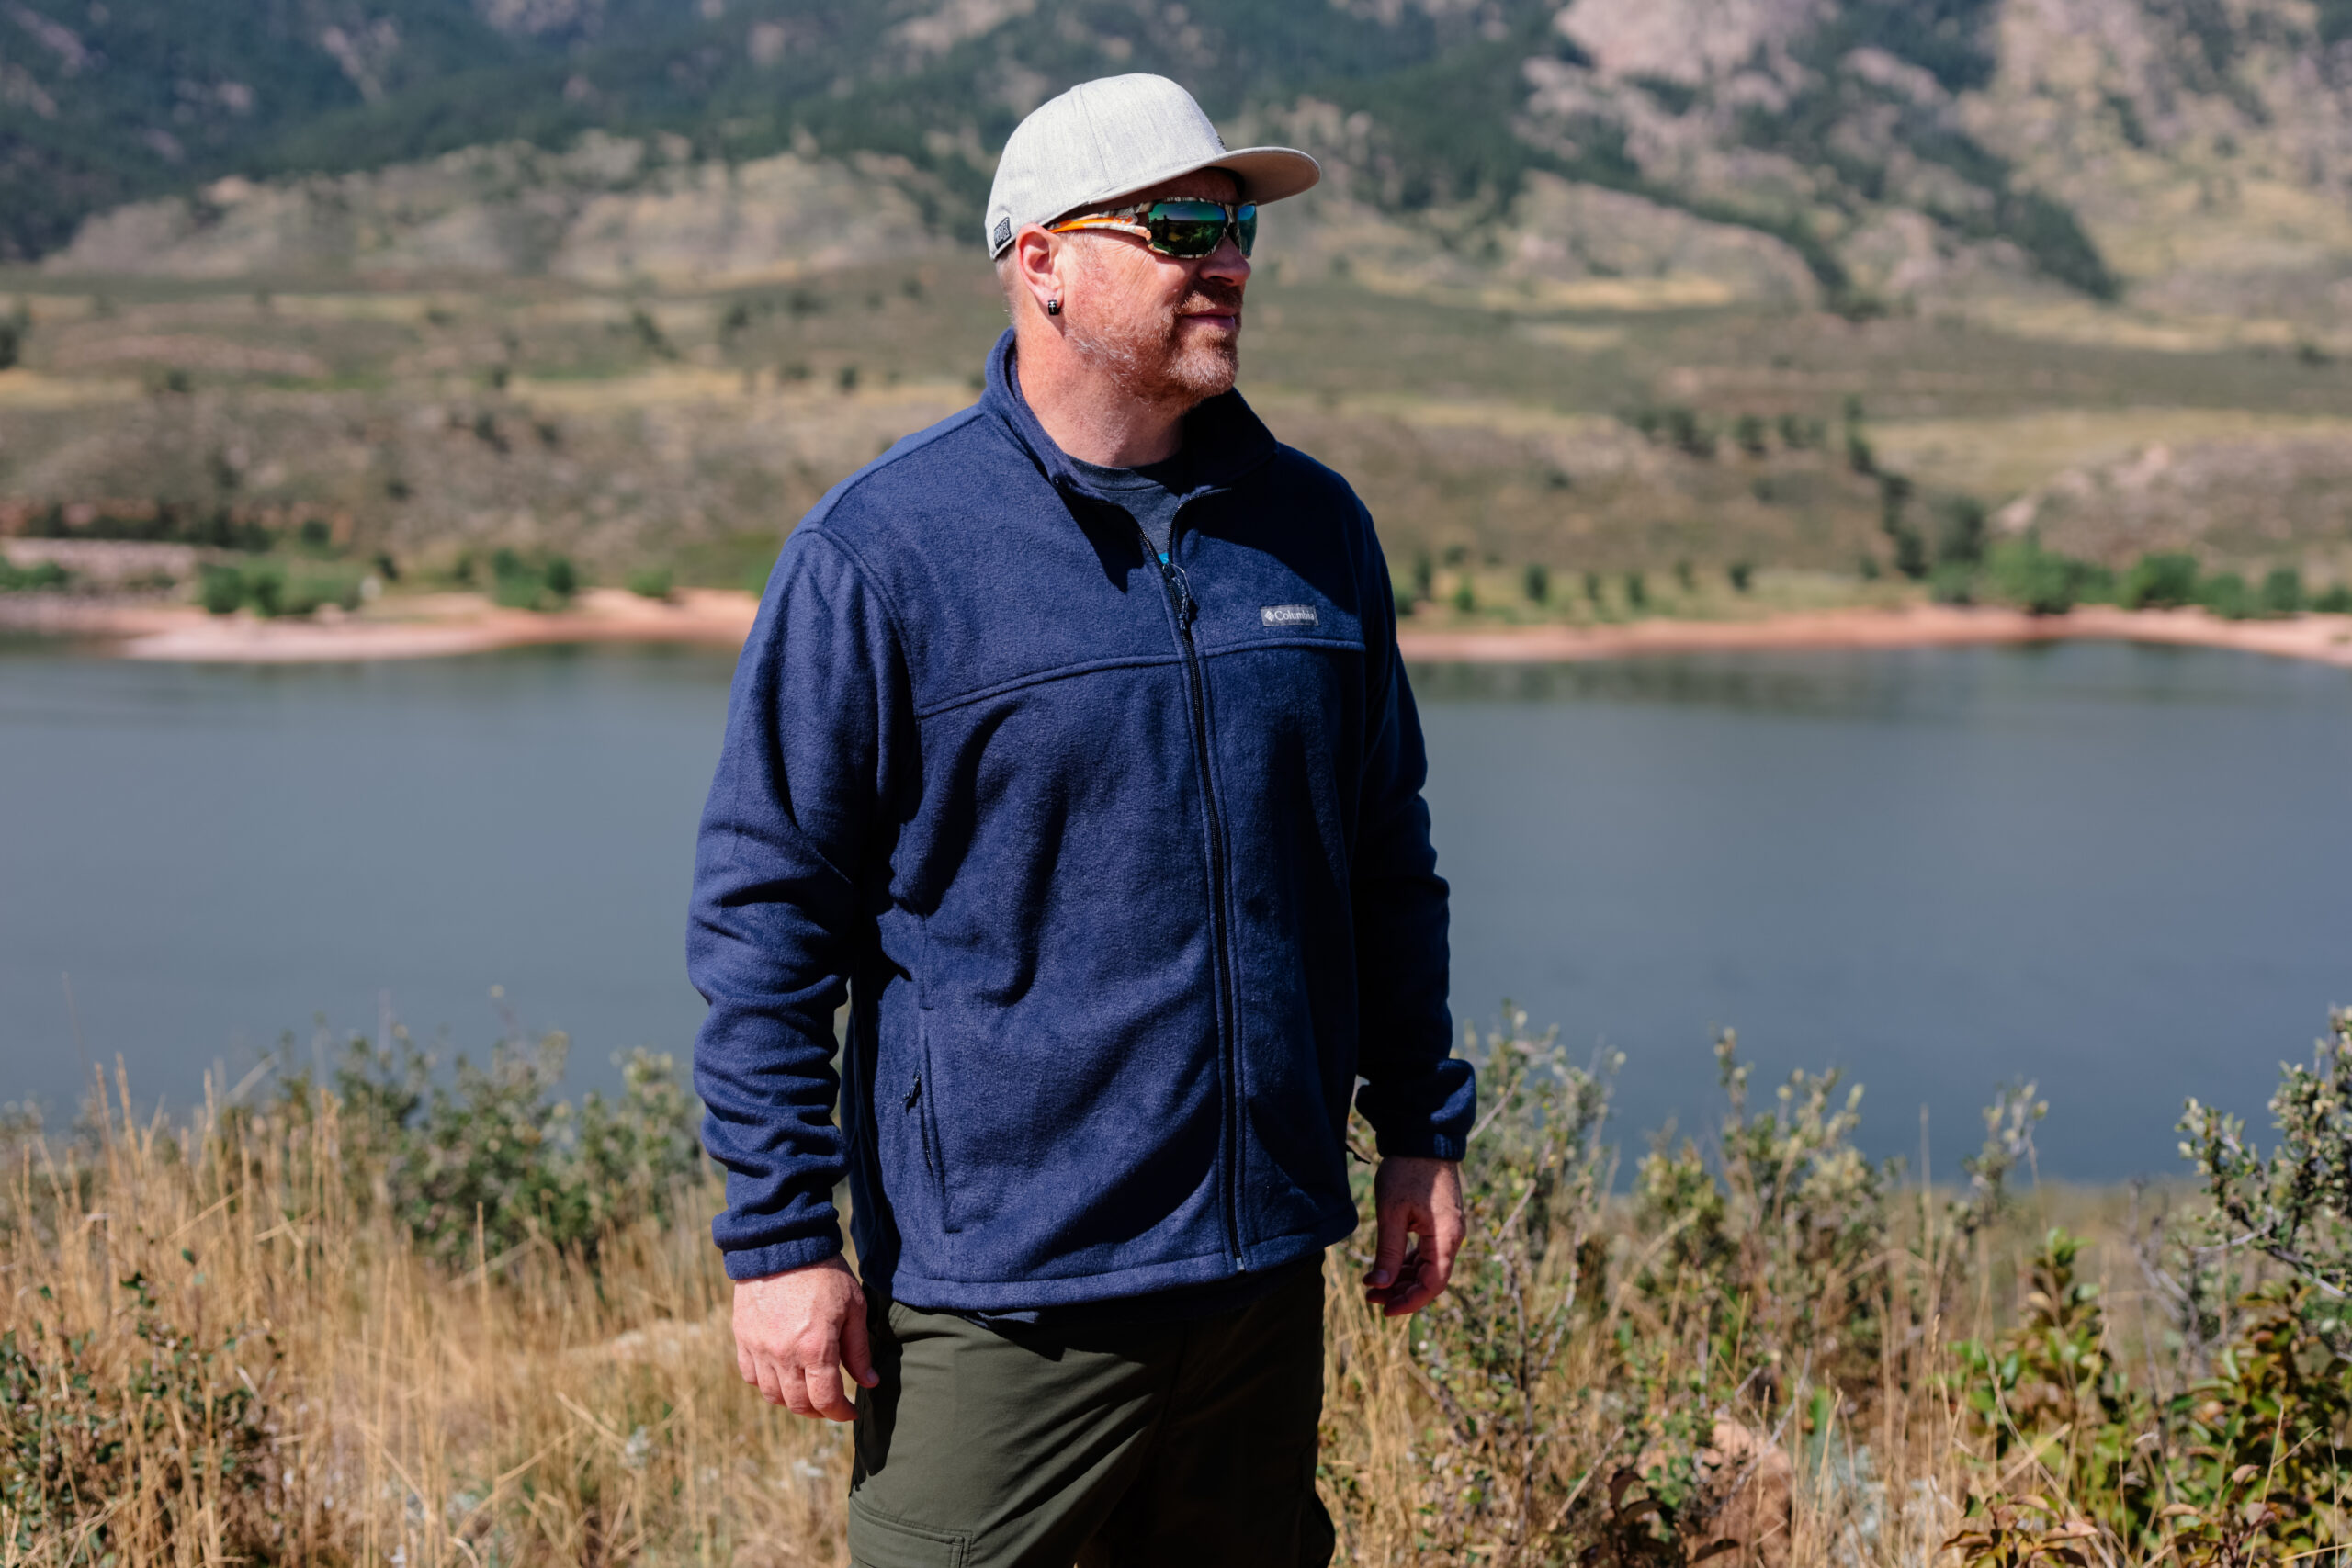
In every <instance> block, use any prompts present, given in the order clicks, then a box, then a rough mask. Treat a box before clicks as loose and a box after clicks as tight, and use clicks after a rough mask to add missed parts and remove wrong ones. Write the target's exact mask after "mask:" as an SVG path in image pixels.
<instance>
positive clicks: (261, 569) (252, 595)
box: [243, 560, 286, 616]
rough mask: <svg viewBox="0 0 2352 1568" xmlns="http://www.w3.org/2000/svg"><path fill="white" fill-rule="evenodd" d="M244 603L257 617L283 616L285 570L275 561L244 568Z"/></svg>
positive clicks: (256, 562)
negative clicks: (249, 606) (251, 608)
mask: <svg viewBox="0 0 2352 1568" xmlns="http://www.w3.org/2000/svg"><path fill="white" fill-rule="evenodd" d="M243 578H244V584H245V603H246V604H251V605H252V606H253V607H254V614H255V615H263V616H273V615H283V614H284V613H285V610H286V569H285V568H284V567H282V566H279V565H278V564H277V562H276V561H266V560H264V561H255V562H254V564H253V565H251V566H249V567H247V568H245V570H244V572H243Z"/></svg>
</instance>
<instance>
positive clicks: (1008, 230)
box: [992, 218, 1012, 251]
mask: <svg viewBox="0 0 2352 1568" xmlns="http://www.w3.org/2000/svg"><path fill="white" fill-rule="evenodd" d="M992 243H994V245H995V247H996V248H997V249H998V250H1000V251H1001V250H1002V249H1004V247H1005V246H1006V245H1008V244H1010V243H1012V219H1010V218H1000V219H998V220H996V235H995V238H994V240H993V242H992Z"/></svg>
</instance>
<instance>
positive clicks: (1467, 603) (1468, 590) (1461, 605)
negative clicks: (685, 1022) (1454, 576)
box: [1453, 571, 1478, 615]
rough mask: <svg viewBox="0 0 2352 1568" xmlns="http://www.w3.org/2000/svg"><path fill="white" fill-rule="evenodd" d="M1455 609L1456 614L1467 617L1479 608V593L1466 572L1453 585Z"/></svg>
mask: <svg viewBox="0 0 2352 1568" xmlns="http://www.w3.org/2000/svg"><path fill="white" fill-rule="evenodd" d="M1453 608H1454V611H1455V613H1456V614H1458V615H1470V614H1472V613H1473V612H1475V611H1476V609H1477V608H1478V591H1477V590H1476V589H1475V588H1473V587H1472V586H1471V585H1470V574H1469V573H1468V572H1466V571H1465V572H1464V573H1463V574H1462V579H1461V581H1458V582H1456V583H1455V584H1454V585H1453Z"/></svg>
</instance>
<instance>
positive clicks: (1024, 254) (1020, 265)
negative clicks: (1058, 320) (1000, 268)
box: [1012, 223, 1068, 319]
mask: <svg viewBox="0 0 2352 1568" xmlns="http://www.w3.org/2000/svg"><path fill="white" fill-rule="evenodd" d="M1067 262H1068V256H1067V253H1066V251H1065V249H1064V247H1063V245H1062V243H1061V241H1060V240H1059V239H1058V238H1057V237H1056V236H1054V235H1052V234H1048V233H1046V231H1044V230H1043V229H1040V228H1038V227H1037V226H1036V225H1035V224H1034V223H1032V224H1030V225H1029V226H1028V227H1027V228H1024V229H1023V230H1022V231H1021V232H1020V233H1018V234H1016V235H1014V236H1013V240H1012V288H1013V290H1014V292H1015V293H1016V294H1026V295H1027V296H1028V297H1029V299H1030V300H1031V302H1032V303H1034V304H1035V306H1036V307H1037V313H1038V314H1039V315H1041V316H1057V315H1059V314H1061V311H1062V305H1063V286H1062V285H1063V280H1062V271H1063V268H1064V266H1065V265H1067ZM1016 319H1017V318H1016Z"/></svg>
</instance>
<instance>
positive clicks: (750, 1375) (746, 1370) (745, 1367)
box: [735, 1339, 760, 1384]
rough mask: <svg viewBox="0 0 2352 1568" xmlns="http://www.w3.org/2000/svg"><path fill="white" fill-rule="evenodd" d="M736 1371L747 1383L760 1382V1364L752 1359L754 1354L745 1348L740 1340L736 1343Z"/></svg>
mask: <svg viewBox="0 0 2352 1568" xmlns="http://www.w3.org/2000/svg"><path fill="white" fill-rule="evenodd" d="M735 1371H736V1375H737V1376H739V1377H741V1379H742V1380H743V1381H744V1382H747V1383H752V1384H757V1383H758V1382H759V1381H760V1368H759V1363H758V1362H756V1361H754V1360H752V1353H751V1352H750V1351H749V1350H746V1349H744V1348H743V1342H742V1341H741V1340H740V1339H739V1340H737V1341H736V1342H735Z"/></svg>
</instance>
